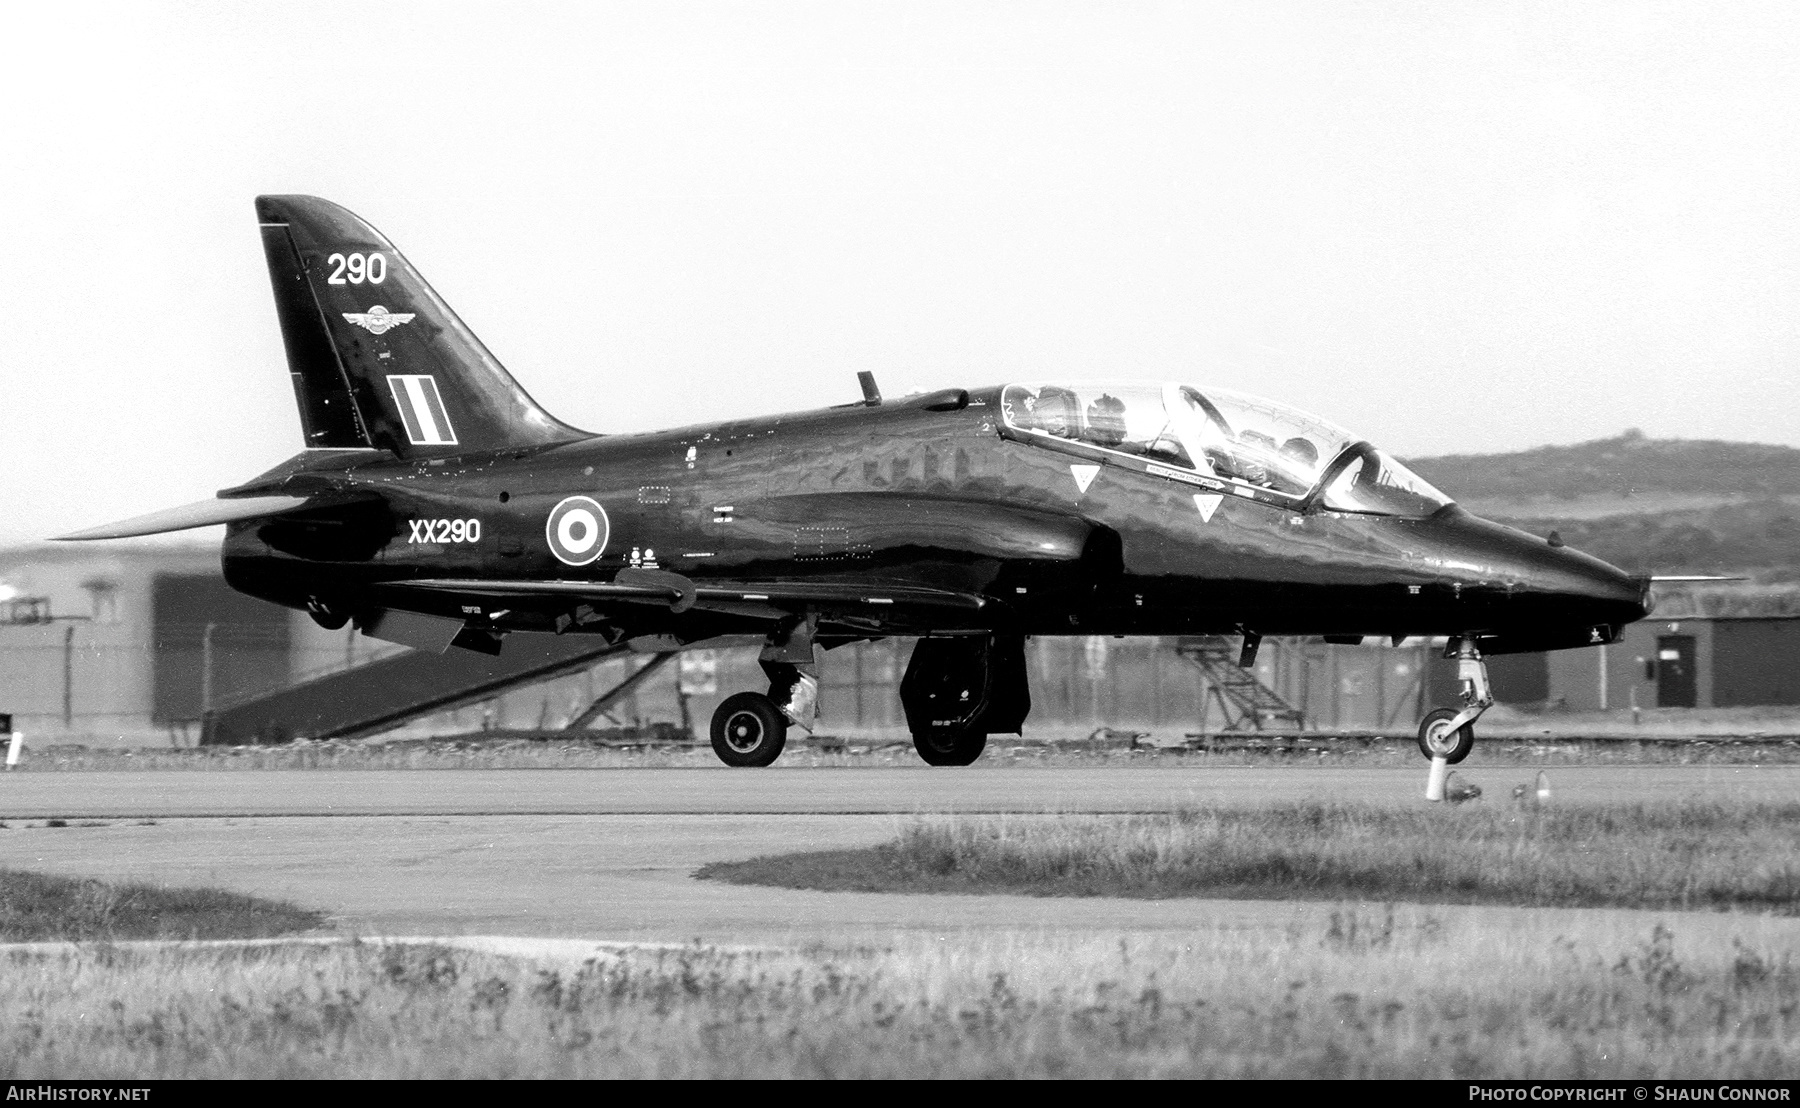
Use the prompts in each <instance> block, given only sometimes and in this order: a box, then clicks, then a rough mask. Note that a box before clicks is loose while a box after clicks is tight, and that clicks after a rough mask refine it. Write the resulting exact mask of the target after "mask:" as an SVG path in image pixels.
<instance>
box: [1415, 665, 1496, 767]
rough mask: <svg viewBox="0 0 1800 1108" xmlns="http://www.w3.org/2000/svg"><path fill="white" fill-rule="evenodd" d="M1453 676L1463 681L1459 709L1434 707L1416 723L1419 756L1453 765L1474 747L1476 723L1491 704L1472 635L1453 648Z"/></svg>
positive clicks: (1484, 672)
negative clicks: (1454, 652) (1454, 674)
mask: <svg viewBox="0 0 1800 1108" xmlns="http://www.w3.org/2000/svg"><path fill="white" fill-rule="evenodd" d="M1456 675H1457V677H1458V678H1459V679H1460V680H1461V681H1462V701H1463V706H1462V707H1461V708H1436V709H1433V710H1432V711H1430V712H1427V713H1426V715H1425V718H1424V719H1422V720H1420V721H1419V753H1421V754H1423V755H1425V757H1427V758H1442V759H1443V760H1444V762H1445V764H1447V765H1455V764H1456V763H1458V762H1460V761H1462V760H1463V759H1464V758H1467V757H1468V756H1469V751H1470V750H1472V749H1474V747H1475V721H1476V720H1478V719H1480V718H1481V713H1483V712H1485V711H1487V710H1488V708H1489V707H1490V706H1491V705H1492V704H1493V703H1494V694H1493V693H1492V691H1490V690H1489V688H1488V676H1487V663H1486V662H1484V661H1482V660H1481V651H1480V650H1478V649H1476V646H1475V639H1474V637H1473V636H1464V637H1463V638H1462V639H1460V640H1459V641H1458V642H1457V646H1456Z"/></svg>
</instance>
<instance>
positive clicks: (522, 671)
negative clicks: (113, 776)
mask: <svg viewBox="0 0 1800 1108" xmlns="http://www.w3.org/2000/svg"><path fill="white" fill-rule="evenodd" d="M625 649H626V648H625V647H623V646H609V645H607V643H606V641H605V640H604V639H602V638H600V637H599V636H597V635H566V636H550V635H513V636H511V638H510V639H509V640H508V642H507V644H506V649H505V651H504V652H503V653H502V654H501V656H500V657H497V658H496V657H490V656H489V655H486V654H477V653H474V652H473V651H467V650H452V651H450V652H449V653H447V654H442V655H439V654H431V653H425V652H421V651H414V650H409V651H406V652H404V653H401V654H391V655H388V656H386V657H383V658H378V659H376V660H375V661H372V662H368V663H366V664H363V665H359V666H355V667H352V668H350V669H343V670H338V671H336V672H333V673H327V674H325V675H324V676H322V677H316V678H313V679H312V680H309V681H302V682H301V683H299V684H297V685H289V686H287V687H285V688H280V689H275V690H273V691H271V692H264V693H259V694H256V695H252V696H246V697H242V698H239V699H237V700H235V701H232V702H230V703H226V704H222V705H220V706H219V707H217V708H215V709H213V710H212V711H209V712H207V713H206V717H205V719H204V720H203V722H202V724H201V738H200V742H201V743H202V744H203V745H214V744H226V745H235V744H241V743H272V742H286V741H288V740H290V739H343V738H354V737H356V736H358V735H367V734H372V733H373V732H376V731H382V730H386V729H387V728H390V727H396V726H399V725H400V724H402V723H405V722H406V721H407V720H409V719H416V718H417V717H419V716H425V715H431V714H432V713H434V712H446V711H449V710H451V709H453V708H460V707H463V706H465V705H469V704H476V703H479V702H481V701H483V700H487V699H489V698H490V697H493V696H496V695H498V694H499V693H501V692H504V691H506V690H507V689H511V688H516V687H518V686H520V685H528V684H531V683H533V682H536V681H545V680H548V679H550V678H552V677H561V676H562V675H564V674H567V673H577V672H579V671H581V670H583V669H586V668H588V667H589V666H592V665H594V664H595V663H596V662H598V661H600V660H601V659H602V658H605V657H607V656H608V655H611V654H618V653H622V652H624V651H625ZM661 660H664V659H659V663H660V661H661ZM653 668H654V667H652V666H646V667H644V670H641V671H639V673H638V674H634V675H633V677H632V678H630V679H628V680H627V683H626V685H625V686H622V687H621V688H627V687H629V686H630V685H631V684H634V683H636V681H637V680H638V679H641V677H643V676H647V672H646V671H649V670H652V669H653ZM619 691H621V690H614V693H615V694H616V693H617V692H619ZM612 695H613V694H609V695H608V696H607V697H603V698H602V699H601V702H600V704H599V707H600V708H601V709H603V708H604V706H605V703H606V701H608V700H609V699H611V696H612ZM590 719H591V717H586V716H584V717H583V719H582V724H583V725H585V724H586V723H587V722H589V721H590Z"/></svg>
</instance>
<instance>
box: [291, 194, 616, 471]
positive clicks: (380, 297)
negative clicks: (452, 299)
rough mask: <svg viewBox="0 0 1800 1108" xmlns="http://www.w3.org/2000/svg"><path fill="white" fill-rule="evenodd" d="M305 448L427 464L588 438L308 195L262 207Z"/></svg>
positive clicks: (389, 256)
mask: <svg viewBox="0 0 1800 1108" xmlns="http://www.w3.org/2000/svg"><path fill="white" fill-rule="evenodd" d="M256 216H257V219H258V221H259V222H260V223H261V224H262V237H263V252H264V254H265V255H266V256H267V257H268V262H269V280H270V282H271V283H272V284H273V285H274V289H275V309H276V313H277V315H278V316H279V317H280V320H281V337H282V340H283V342H284V343H285V344H286V346H287V358H288V370H289V372H290V373H291V374H292V375H293V379H294V397H295V400H296V401H297V402H298V403H299V406H300V422H301V425H302V428H303V430H304V433H305V436H306V445H308V446H315V447H362V446H373V447H377V448H380V449H383V450H388V451H391V452H392V453H393V454H394V455H395V456H396V457H400V458H415V457H434V456H442V455H446V454H459V453H463V452H465V451H472V450H501V449H505V448H508V447H521V446H538V445H547V444H550V443H557V442H570V441H573V440H575V439H580V438H585V437H587V435H586V433H585V432H582V431H579V430H576V429H575V428H573V427H570V426H569V425H568V424H566V423H563V422H561V421H560V420H557V419H556V418H555V417H553V416H551V415H550V413H548V412H546V411H544V410H543V409H542V408H540V407H538V406H537V403H536V402H535V401H533V400H532V399H531V397H530V396H528V395H527V394H526V392H525V390H524V389H522V388H520V387H519V384H518V382H517V381H514V380H513V378H512V375H511V374H509V373H507V372H506V369H505V368H504V367H502V366H501V364H500V363H499V361H498V360H496V359H495V358H494V356H493V355H492V354H490V353H488V350H487V347H485V346H483V345H482V344H481V340H480V339H477V338H476V337H475V335H474V334H473V333H472V332H471V331H470V330H469V329H468V328H467V327H466V326H464V325H463V322H462V320H460V319H458V318H457V317H456V313H455V312H453V311H451V310H450V306H449V305H448V304H446V303H444V301H443V298H442V297H440V296H438V294H437V293H436V292H434V291H433V290H432V288H431V286H430V285H428V284H426V283H425V279H424V278H423V277H421V276H419V273H418V271H417V270H415V269H414V268H413V267H412V265H411V263H409V262H408V261H407V260H406V259H405V258H404V257H402V256H401V254H400V252H399V251H398V250H395V249H394V245H393V244H392V243H390V242H389V241H388V240H387V238H386V237H385V236H384V235H382V233H381V232H380V231H377V230H376V229H375V228H373V227H371V226H369V224H368V223H366V222H364V221H363V220H362V219H360V218H358V217H357V216H356V215H354V214H353V213H351V212H349V211H346V210H345V209H343V208H340V207H338V206H337V205H336V204H333V203H331V202H330V201H327V200H320V199H318V198H317V197H313V196H259V197H257V198H256Z"/></svg>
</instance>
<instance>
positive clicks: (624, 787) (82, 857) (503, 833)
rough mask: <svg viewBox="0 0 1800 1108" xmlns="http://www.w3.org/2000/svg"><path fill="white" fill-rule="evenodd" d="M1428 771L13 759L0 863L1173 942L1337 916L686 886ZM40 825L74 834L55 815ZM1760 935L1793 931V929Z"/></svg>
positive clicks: (1582, 786) (1782, 785) (1489, 772)
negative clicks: (1014, 829) (808, 862)
mask: <svg viewBox="0 0 1800 1108" xmlns="http://www.w3.org/2000/svg"><path fill="white" fill-rule="evenodd" d="M1535 772H1536V770H1535V767H1520V766H1474V767H1470V768H1468V769H1467V770H1466V771H1465V776H1466V777H1467V778H1469V779H1470V780H1473V781H1475V782H1477V783H1479V784H1481V785H1482V786H1483V787H1484V788H1485V789H1486V790H1487V793H1488V799H1487V800H1484V801H1482V803H1494V804H1503V803H1506V802H1507V797H1508V796H1509V795H1510V792H1511V789H1512V786H1513V785H1514V784H1516V783H1521V782H1525V781H1529V780H1531V779H1532V777H1533V775H1534V774H1535ZM1548 773H1549V775H1550V780H1551V786H1552V789H1553V795H1554V796H1555V797H1556V798H1557V800H1558V802H1571V803H1572V802H1579V801H1582V800H1591V799H1632V798H1639V799H1645V800H1649V801H1656V802H1662V801H1672V800H1676V799H1679V798H1682V797H1686V796H1700V797H1712V798H1719V799H1723V798H1727V797H1731V798H1755V799H1785V798H1790V797H1793V796H1795V795H1796V792H1797V790H1800V767H1796V766H1770V767H1754V766H1711V767H1696V766H1662V765H1658V766H1580V767H1576V766H1559V767H1554V768H1551V769H1549V770H1548ZM1424 776H1425V774H1424V770H1423V763H1421V765H1420V766H1419V767H1416V768H1415V767H1347V768H1336V767H1332V768H1327V767H1293V766H1285V767H1284V766H1273V767H1227V768H1220V767H1195V768H1188V767H1180V766H1154V767H1137V766H1116V767H1113V766H1096V767H1031V768H1006V767H994V768H974V769H968V770H961V771H958V770H944V769H929V768H919V769H911V768H883V769H836V768H829V769H827V768H795V769H783V768H775V769H771V770H760V771H733V770H726V769H723V768H720V769H717V770H713V769H622V770H619V769H606V770H420V771H386V770H352V771H320V770H298V771H285V772H283V771H211V772H182V771H152V772H137V773H105V772H68V773H55V772H35V773H16V774H11V775H5V776H3V777H0V820H4V821H6V822H7V824H8V828H7V829H6V830H4V831H0V857H4V859H5V861H4V864H5V865H8V866H13V867H19V868H27V869H32V870H38V871H43V872H54V873H65V874H71V875H81V876H93V877H105V878H113V879H129V880H138V881H152V882H160V883H166V884H176V885H213V886H222V887H225V888H230V889H235V890H238V891H241V892H246V893H252V894H256V895H260V896H271V897H278V898H283V899H288V900H293V901H296V902H298V903H300V904H303V905H306V906H308V907H315V908H321V909H324V910H326V911H328V912H330V913H332V915H333V918H334V922H335V924H336V925H337V926H338V928H339V929H340V930H342V931H345V932H347V933H351V934H366V935H395V934H439V935H457V934H465V935H474V934H511V935H540V936H562V937H583V938H607V939H620V940H650V941H687V940H692V939H700V940H704V941H708V942H716V943H777V944H782V945H787V944H792V943H810V942H830V943H841V942H856V941H879V939H880V937H881V936H883V935H891V934H892V933H894V932H895V931H896V930H902V931H914V932H929V933H937V934H952V933H958V934H967V933H970V932H981V931H997V930H1009V931H1013V930H1020V929H1025V930H1033V929H1049V930H1057V931H1072V932H1089V933H1105V934H1112V933H1116V932H1121V933H1122V932H1127V931H1134V932H1145V931H1149V932H1163V933H1170V932H1181V931H1184V930H1190V929H1192V928H1193V927H1194V926H1195V925H1196V922H1197V921H1199V920H1202V919H1204V920H1205V921H1206V923H1207V924H1208V926H1209V927H1219V926H1224V927H1235V926H1242V927H1247V928H1263V927H1271V926H1287V925H1289V924H1290V923H1291V922H1292V921H1293V920H1294V919H1295V917H1296V916H1301V917H1303V916H1305V915H1307V914H1308V913H1309V912H1310V913H1312V914H1319V913H1320V912H1323V911H1326V910H1327V908H1328V907H1329V906H1319V905H1306V904H1298V903H1294V902H1255V901H1205V900H1163V901H1143V900H1122V899H1109V898H1093V899H1077V898H1039V897H1020V896H981V897H974V896H967V897H965V896H914V895H898V894H858V893H819V892H807V891H798V890H785V889H766V888H752V887H743V886H732V885H726V884H721V883H718V882H712V881H697V880H695V879H694V878H693V877H692V873H693V871H694V870H695V869H696V868H698V867H699V866H701V865H703V864H705V863H707V862H712V861H726V860H733V859H743V858H750V857H754V856H756V855H761V854H772V853H785V852H790V851H800V850H816V849H823V848H829V847H853V846H866V845H872V844H875V843H878V842H881V841H883V840H886V839H888V838H891V837H892V836H893V835H894V833H895V831H896V829H897V828H898V827H899V825H900V824H901V823H902V822H903V821H904V820H905V819H907V818H908V817H909V816H910V815H911V814H912V813H918V812H963V813H1001V812H1003V813H1018V814H1022V815H1041V814H1043V813H1055V812H1130V811H1155V810H1160V809H1166V808H1169V807H1171V806H1174V805H1179V804H1196V805H1242V806H1249V805H1260V804H1267V803H1271V802H1274V801H1278V800H1298V799H1305V798H1314V799H1319V798H1342V799H1351V798H1354V799H1358V800H1365V801H1372V802H1376V803H1391V804H1395V805H1412V804H1423V803H1424V801H1423V800H1422V799H1421V798H1420V794H1421V792H1422V790H1423V786H1424ZM50 819H59V820H63V821H66V822H67V824H68V826H64V827H50V826H47V822H48V820H50ZM1433 910H1434V911H1440V912H1443V911H1449V912H1452V913H1456V912H1467V911H1480V912H1486V913H1493V912H1506V913H1513V914H1517V915H1519V916H1521V923H1523V922H1524V917H1533V918H1535V916H1538V915H1545V914H1546V913H1549V914H1551V915H1554V914H1555V912H1554V911H1553V910H1543V909H1460V910H1450V909H1433ZM1590 914H1591V913H1590ZM1619 914H1620V915H1621V916H1627V917H1629V916H1635V915H1639V914H1638V913H1619ZM1642 915H1644V916H1646V918H1648V916H1649V915H1650V914H1648V913H1643V914H1642ZM1662 915H1667V913H1662ZM1695 915H1696V918H1697V919H1698V917H1699V915H1700V914H1695ZM1727 918H1729V919H1734V920H1736V921H1737V923H1734V924H1732V926H1734V927H1742V926H1750V925H1751V924H1750V922H1749V919H1748V918H1747V917H1742V916H1738V917H1723V916H1720V917H1714V919H1715V923H1716V921H1717V920H1720V919H1727ZM1639 923H1642V921H1639ZM1697 925H1701V926H1706V927H1708V928H1711V927H1714V926H1715V924H1714V923H1707V924H1697ZM1621 926H1629V927H1631V928H1632V929H1633V930H1634V931H1635V930H1644V929H1647V928H1648V926H1649V924H1648V923H1642V926H1641V927H1640V926H1638V924H1635V923H1626V924H1621ZM1754 926H1755V927H1757V928H1759V929H1769V928H1773V929H1775V930H1778V931H1781V932H1782V933H1783V934H1786V933H1788V932H1790V931H1792V932H1794V933H1795V934H1794V935H1793V936H1792V938H1796V939H1800V921H1788V920H1763V921H1762V922H1760V923H1756V924H1755V925H1754ZM1734 933H1735V932H1734Z"/></svg>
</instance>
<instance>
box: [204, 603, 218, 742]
mask: <svg viewBox="0 0 1800 1108" xmlns="http://www.w3.org/2000/svg"><path fill="white" fill-rule="evenodd" d="M217 626H218V624H216V623H208V624H207V625H206V630H205V631H202V632H201V633H200V715H201V718H205V716H206V713H208V712H210V711H212V702H213V628H215V627H217Z"/></svg>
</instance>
